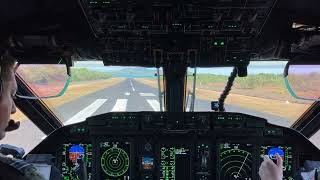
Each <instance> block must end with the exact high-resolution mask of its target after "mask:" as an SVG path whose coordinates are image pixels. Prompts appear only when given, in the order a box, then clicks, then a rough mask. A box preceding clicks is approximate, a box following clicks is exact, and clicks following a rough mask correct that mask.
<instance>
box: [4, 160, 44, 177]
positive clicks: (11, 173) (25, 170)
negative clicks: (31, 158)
mask: <svg viewBox="0 0 320 180" xmlns="http://www.w3.org/2000/svg"><path fill="white" fill-rule="evenodd" d="M0 162H1V165H0V168H1V169H0V171H1V172H4V171H8V172H6V173H5V174H6V175H5V176H6V179H9V178H10V179H25V180H31V179H32V180H44V179H45V178H44V177H43V176H41V175H40V174H39V173H38V172H37V169H36V168H35V167H34V166H33V165H32V164H29V163H27V162H25V161H23V160H20V159H15V158H11V157H7V156H5V155H2V154H0ZM1 178H3V173H1V175H0V180H1Z"/></svg>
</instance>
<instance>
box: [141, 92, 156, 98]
mask: <svg viewBox="0 0 320 180" xmlns="http://www.w3.org/2000/svg"><path fill="white" fill-rule="evenodd" d="M139 94H140V96H142V97H154V96H156V95H155V94H153V93H139Z"/></svg>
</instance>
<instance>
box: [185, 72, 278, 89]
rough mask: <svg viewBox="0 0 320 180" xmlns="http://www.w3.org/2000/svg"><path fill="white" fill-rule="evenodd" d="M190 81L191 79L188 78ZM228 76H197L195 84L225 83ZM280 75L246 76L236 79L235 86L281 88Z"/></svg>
mask: <svg viewBox="0 0 320 180" xmlns="http://www.w3.org/2000/svg"><path fill="white" fill-rule="evenodd" d="M189 79H191V78H189ZM227 80H228V76H223V75H213V74H198V75H197V84H198V85H207V84H210V83H226V82H227ZM283 81H284V80H283V77H282V75H277V74H256V75H248V76H247V77H237V78H236V81H235V85H236V86H238V87H241V88H246V89H254V88H259V87H264V86H268V85H270V86H273V87H274V86H277V87H278V86H283Z"/></svg>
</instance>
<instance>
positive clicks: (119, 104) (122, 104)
mask: <svg viewBox="0 0 320 180" xmlns="http://www.w3.org/2000/svg"><path fill="white" fill-rule="evenodd" d="M127 102H128V99H117V101H116V104H115V105H114V106H113V108H112V110H111V112H123V111H126V109H127Z"/></svg>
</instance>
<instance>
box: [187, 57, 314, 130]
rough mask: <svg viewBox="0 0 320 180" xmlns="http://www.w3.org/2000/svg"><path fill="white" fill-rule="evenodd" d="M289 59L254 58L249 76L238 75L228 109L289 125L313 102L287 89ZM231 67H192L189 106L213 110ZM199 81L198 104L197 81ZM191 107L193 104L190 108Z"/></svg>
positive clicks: (191, 109)
mask: <svg viewBox="0 0 320 180" xmlns="http://www.w3.org/2000/svg"><path fill="white" fill-rule="evenodd" d="M286 63H287V61H256V62H255V61H252V62H251V63H250V65H249V66H248V76H247V77H237V78H236V79H235V81H234V84H233V86H232V90H231V92H230V94H229V95H228V97H227V98H226V102H225V109H226V111H227V112H243V113H246V114H250V115H254V116H258V117H262V118H265V119H267V120H268V121H269V122H270V123H273V124H276V125H280V126H285V127H289V126H291V125H292V124H293V123H294V122H295V121H296V120H297V119H298V118H299V117H300V116H301V115H302V114H303V113H304V112H305V111H306V110H307V109H308V108H309V107H310V105H311V104H312V103H313V102H312V101H303V100H298V99H295V98H293V97H292V96H291V95H290V94H289V92H288V91H287V89H286V86H285V82H284V78H283V70H284V67H285V65H286ZM232 69H233V68H231V67H222V68H197V70H196V77H197V78H196V79H194V76H193V74H194V72H195V71H194V69H191V68H190V69H189V76H188V84H189V85H188V91H187V92H188V96H187V100H188V102H189V104H187V110H189V111H209V110H210V109H211V103H210V102H211V101H217V100H218V99H219V97H220V95H221V93H222V91H223V90H224V88H225V86H226V82H227V81H228V77H229V75H230V73H231V72H232ZM194 82H196V89H195V91H194V92H195V101H194V108H192V103H193V102H192V99H193V98H192V97H193V83H194ZM190 107H191V108H190Z"/></svg>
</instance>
